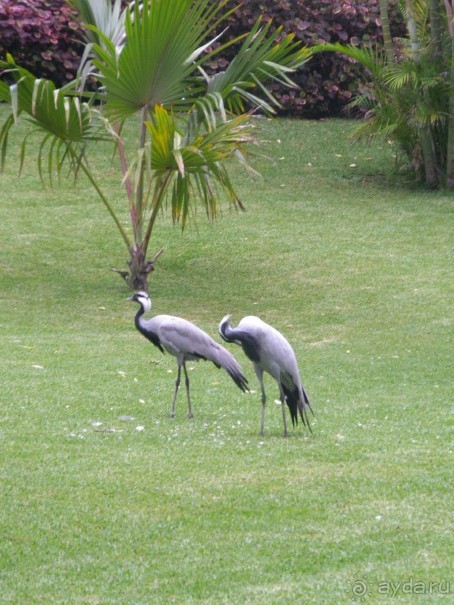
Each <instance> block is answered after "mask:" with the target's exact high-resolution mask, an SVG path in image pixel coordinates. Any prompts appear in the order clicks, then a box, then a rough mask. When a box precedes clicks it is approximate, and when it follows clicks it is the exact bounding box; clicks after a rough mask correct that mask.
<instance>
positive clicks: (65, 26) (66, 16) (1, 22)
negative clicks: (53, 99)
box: [0, 0, 82, 86]
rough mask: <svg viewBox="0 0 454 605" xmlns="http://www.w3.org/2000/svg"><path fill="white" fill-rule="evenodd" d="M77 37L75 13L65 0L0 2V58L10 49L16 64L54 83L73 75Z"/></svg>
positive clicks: (77, 58)
mask: <svg viewBox="0 0 454 605" xmlns="http://www.w3.org/2000/svg"><path fill="white" fill-rule="evenodd" d="M81 39H82V38H81V27H80V25H79V23H78V21H77V16H76V13H75V11H74V10H73V9H71V8H70V7H69V6H68V5H67V3H66V2H65V0H32V1H30V0H2V1H1V2H0V58H5V55H6V53H10V54H12V55H13V57H14V59H15V60H16V62H17V63H18V64H19V65H22V66H23V67H26V68H27V69H28V70H29V71H31V72H32V73H34V74H36V75H38V74H39V75H40V76H42V77H45V78H49V79H52V80H53V81H54V82H55V84H57V86H61V85H62V84H64V83H65V82H68V81H69V80H71V79H73V78H74V77H75V75H76V72H77V68H78V66H79V61H80V55H81V52H82V46H81Z"/></svg>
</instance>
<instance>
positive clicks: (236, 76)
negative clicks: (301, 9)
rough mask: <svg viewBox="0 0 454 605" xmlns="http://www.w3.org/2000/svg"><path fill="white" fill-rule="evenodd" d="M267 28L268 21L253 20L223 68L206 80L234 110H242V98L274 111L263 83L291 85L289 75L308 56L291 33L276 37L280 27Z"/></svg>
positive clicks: (209, 87)
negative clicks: (252, 23) (272, 30)
mask: <svg viewBox="0 0 454 605" xmlns="http://www.w3.org/2000/svg"><path fill="white" fill-rule="evenodd" d="M270 27H271V22H267V23H265V24H262V23H261V20H260V19H259V20H257V22H256V23H255V25H254V27H253V28H252V30H251V32H250V33H249V34H248V36H247V37H246V38H245V40H244V42H243V44H242V46H241V47H240V49H239V51H238V52H237V54H236V56H235V58H234V59H233V60H232V61H231V63H230V64H229V66H228V67H227V69H226V70H225V71H224V72H221V73H217V74H215V75H214V76H213V77H212V78H211V79H209V81H208V87H207V92H208V93H209V94H213V93H219V94H221V95H222V97H223V98H224V99H225V102H226V103H227V105H228V107H229V109H230V110H231V111H232V112H234V113H237V112H242V111H243V110H244V106H243V100H246V101H247V102H248V103H250V104H252V105H253V106H255V107H261V108H262V109H264V110H265V111H267V112H269V113H274V107H273V106H278V105H279V103H278V101H277V99H276V98H275V97H274V96H273V95H272V94H271V93H270V92H269V90H267V89H266V88H265V85H264V84H265V82H269V81H271V80H277V81H279V82H280V83H281V84H285V85H286V86H288V87H294V86H295V85H294V83H293V81H292V79H291V77H290V75H291V74H292V73H294V72H295V70H296V69H297V68H298V67H300V66H301V65H303V64H304V63H305V62H307V61H308V60H309V59H310V57H311V50H310V49H308V48H306V47H301V45H300V44H299V43H298V42H296V41H295V40H294V36H293V35H292V34H289V35H287V36H285V37H283V38H282V39H280V37H281V35H282V29H281V28H278V29H276V30H275V31H274V32H272V33H270ZM252 91H254V92H252ZM257 91H258V92H259V94H260V93H262V94H263V95H264V96H263V97H260V96H259V94H257Z"/></svg>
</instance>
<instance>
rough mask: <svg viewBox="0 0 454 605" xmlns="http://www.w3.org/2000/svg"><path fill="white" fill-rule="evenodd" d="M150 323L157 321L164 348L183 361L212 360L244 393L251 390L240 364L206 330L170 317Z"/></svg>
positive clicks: (158, 316)
mask: <svg viewBox="0 0 454 605" xmlns="http://www.w3.org/2000/svg"><path fill="white" fill-rule="evenodd" d="M150 321H151V322H154V329H155V331H156V332H157V334H158V337H159V341H160V343H161V345H162V346H163V347H164V348H165V349H166V350H167V351H168V352H169V353H171V354H172V355H174V356H175V357H177V358H179V359H180V360H181V362H183V361H185V360H188V359H205V360H207V361H212V362H213V363H214V364H215V365H216V366H217V367H218V368H223V369H224V370H225V371H226V372H227V373H228V374H229V375H230V376H231V378H232V379H233V381H234V382H235V384H236V385H237V386H238V387H239V388H240V389H241V390H242V391H246V390H247V380H246V378H245V377H244V375H243V371H242V369H241V366H240V365H239V363H238V362H237V361H236V359H235V358H234V357H233V355H232V354H231V353H229V351H227V349H225V348H224V347H222V346H221V345H219V344H218V343H217V342H215V341H214V340H213V339H212V338H211V336H209V335H208V334H207V333H206V332H204V331H203V330H202V329H200V328H198V327H197V326H196V325H194V324H193V323H191V322H190V321H187V320H186V319H183V318H181V317H172V316H169V315H167V316H165V315H157V316H156V317H154V318H153V319H152V320H150Z"/></svg>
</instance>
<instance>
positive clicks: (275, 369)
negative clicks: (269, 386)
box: [219, 315, 312, 435]
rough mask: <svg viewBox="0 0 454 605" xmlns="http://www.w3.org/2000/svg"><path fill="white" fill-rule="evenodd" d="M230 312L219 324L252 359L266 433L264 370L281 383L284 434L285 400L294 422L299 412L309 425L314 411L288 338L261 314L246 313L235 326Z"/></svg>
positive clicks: (262, 431)
mask: <svg viewBox="0 0 454 605" xmlns="http://www.w3.org/2000/svg"><path fill="white" fill-rule="evenodd" d="M229 317H230V316H229V315H227V316H226V317H224V318H223V320H222V321H221V323H220V324H219V333H220V335H221V337H222V338H223V339H224V340H225V341H227V342H233V343H235V344H238V345H240V346H241V347H242V348H243V351H244V352H245V354H246V356H247V357H248V358H249V359H250V360H251V361H252V363H253V365H254V369H255V373H256V375H257V378H258V381H259V383H260V387H261V390H262V423H261V434H262V435H263V433H264V414H265V403H266V394H265V388H264V384H263V373H264V372H267V373H268V374H270V375H271V376H272V377H273V378H274V379H275V380H276V382H277V383H278V385H279V392H280V396H281V403H282V415H283V422H284V434H285V435H287V425H286V420H285V408H284V403H286V404H287V406H288V408H289V410H290V416H291V419H292V423H293V425H295V424H296V423H297V422H298V413H299V415H300V417H301V419H302V421H303V423H304V424H306V425H307V426H308V427H309V429H310V424H309V419H308V417H307V410H306V407H308V408H309V409H310V410H311V412H312V407H311V405H310V402H309V398H308V396H307V393H306V391H305V389H304V387H303V385H302V383H301V378H300V373H299V369H298V363H297V361H296V356H295V353H294V351H293V349H292V347H291V346H290V344H289V342H288V340H287V339H286V338H285V337H284V336H283V335H282V334H281V333H280V332H279V331H278V330H276V328H273V326H270V325H269V324H267V323H266V322H264V321H263V320H261V319H260V318H259V317H255V316H252V315H248V316H247V317H243V319H242V320H241V321H240V322H239V324H238V325H237V327H236V328H232V326H231V324H230V322H229Z"/></svg>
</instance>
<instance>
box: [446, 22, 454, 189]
mask: <svg viewBox="0 0 454 605" xmlns="http://www.w3.org/2000/svg"><path fill="white" fill-rule="evenodd" d="M453 29H454V28H453V27H451V78H450V84H451V85H450V89H449V122H448V149H447V162H446V187H447V188H448V189H449V190H450V191H454V31H453Z"/></svg>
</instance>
